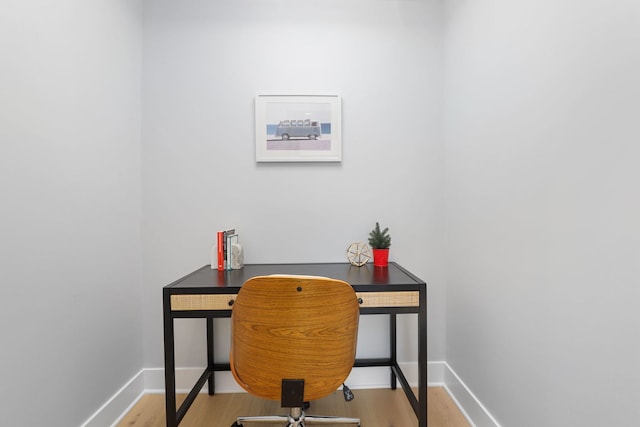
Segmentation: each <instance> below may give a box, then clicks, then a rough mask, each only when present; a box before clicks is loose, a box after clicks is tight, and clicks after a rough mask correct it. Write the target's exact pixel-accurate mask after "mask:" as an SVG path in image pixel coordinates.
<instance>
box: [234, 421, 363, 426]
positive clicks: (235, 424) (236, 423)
mask: <svg viewBox="0 0 640 427" xmlns="http://www.w3.org/2000/svg"><path fill="white" fill-rule="evenodd" d="M231 427H242V424H238V422H237V421H235V422H234V423H233V424H231ZM358 427H360V426H358Z"/></svg>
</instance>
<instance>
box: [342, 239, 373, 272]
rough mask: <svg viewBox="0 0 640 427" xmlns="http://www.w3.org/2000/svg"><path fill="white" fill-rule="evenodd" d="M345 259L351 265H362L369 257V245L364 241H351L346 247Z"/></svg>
mask: <svg viewBox="0 0 640 427" xmlns="http://www.w3.org/2000/svg"><path fill="white" fill-rule="evenodd" d="M347 259H348V260H349V262H350V263H351V265H355V266H356V267H362V266H363V265H365V264H366V263H367V262H369V260H370V259H371V252H370V251H369V246H367V245H366V244H365V243H352V244H350V245H349V247H348V248H347Z"/></svg>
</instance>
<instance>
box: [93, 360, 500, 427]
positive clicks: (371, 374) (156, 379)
mask: <svg viewBox="0 0 640 427" xmlns="http://www.w3.org/2000/svg"><path fill="white" fill-rule="evenodd" d="M400 367H401V368H402V372H403V373H404V375H405V377H406V378H407V381H408V382H409V384H410V385H411V386H413V387H416V386H417V385H418V364H417V363H416V362H408V363H400ZM203 371H204V368H200V367H198V368H176V391H177V392H178V393H188V392H189V391H191V388H192V387H193V385H194V384H195V383H196V381H197V380H198V378H200V375H202V372H203ZM427 377H428V386H429V387H444V388H445V390H447V392H448V393H449V395H451V398H452V399H453V400H454V402H455V403H456V405H458V407H459V408H460V411H461V412H462V413H463V414H464V416H465V417H466V418H467V420H469V422H470V423H471V425H472V426H474V427H500V425H499V424H498V423H497V422H496V420H495V419H494V418H493V417H492V416H491V414H490V413H489V412H488V411H487V409H486V408H485V407H484V406H483V405H482V403H481V402H480V401H479V400H478V399H477V398H476V397H475V396H474V395H473V393H472V392H471V391H470V390H469V388H468V387H467V386H466V385H465V384H464V383H463V382H462V380H461V379H460V377H458V375H456V373H455V372H454V371H453V370H452V369H451V367H450V366H449V365H448V364H447V362H429V363H428V364H427ZM389 379H390V371H389V368H387V367H372V368H354V369H353V371H352V372H351V375H349V378H347V381H346V383H347V385H348V386H349V387H350V388H352V389H354V390H355V389H366V388H384V387H388V386H389ZM240 392H243V390H242V389H241V388H240V387H239V386H238V385H237V383H236V382H235V380H234V379H233V376H232V375H231V373H230V372H217V373H216V393H240ZM163 393H164V369H163V368H146V369H143V370H142V371H140V372H138V373H137V374H136V375H135V376H134V377H133V378H131V380H129V381H128V382H127V383H126V384H125V385H124V386H123V387H122V388H121V389H120V390H118V392H116V393H115V394H114V395H113V396H112V397H111V398H110V399H109V400H108V401H107V402H106V403H105V404H104V405H102V407H101V408H100V409H98V410H97V411H96V413H95V414H93V415H92V416H91V417H90V418H89V419H88V420H87V421H86V422H85V423H84V424H83V425H82V427H104V426H114V425H116V424H117V423H118V422H119V421H120V420H121V419H122V417H124V415H125V414H126V413H127V412H128V411H129V410H130V409H131V407H133V405H135V403H136V402H137V401H138V400H139V399H140V398H141V397H142V396H143V395H144V394H163ZM201 393H206V386H205V387H203V389H202V390H201Z"/></svg>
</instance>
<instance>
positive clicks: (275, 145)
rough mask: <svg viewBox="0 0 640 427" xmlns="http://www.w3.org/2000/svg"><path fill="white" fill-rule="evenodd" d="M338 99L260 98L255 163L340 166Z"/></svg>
mask: <svg viewBox="0 0 640 427" xmlns="http://www.w3.org/2000/svg"><path fill="white" fill-rule="evenodd" d="M341 119H342V99H341V98H340V96H338V95H257V96H256V99H255V144H256V162H341V161H342V123H341Z"/></svg>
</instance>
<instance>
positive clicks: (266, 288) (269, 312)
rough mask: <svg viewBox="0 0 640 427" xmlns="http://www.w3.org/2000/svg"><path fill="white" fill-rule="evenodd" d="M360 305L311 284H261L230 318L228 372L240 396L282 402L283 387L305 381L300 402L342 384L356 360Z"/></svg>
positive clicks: (336, 289)
mask: <svg viewBox="0 0 640 427" xmlns="http://www.w3.org/2000/svg"><path fill="white" fill-rule="evenodd" d="M358 320H359V305H358V301H357V297H356V295H355V292H354V290H353V288H352V287H351V285H349V284H348V283H346V282H343V281H340V280H334V279H328V278H324V277H313V276H259V277H254V278H251V279H249V280H247V281H246V282H245V283H244V285H242V287H241V288H240V291H239V292H238V296H237V298H236V300H235V302H234V304H233V310H232V315H231V354H230V364H231V372H232V373H233V376H234V377H235V379H236V381H237V382H238V384H240V386H241V387H242V388H244V389H245V390H246V391H248V392H249V393H251V394H253V395H256V396H259V397H262V398H264V399H271V400H280V398H281V383H282V380H283V379H304V380H305V384H304V399H305V401H311V400H316V399H321V398H323V397H325V396H328V395H329V394H331V393H333V392H334V391H335V390H337V389H338V387H339V386H340V385H341V384H342V383H343V382H344V381H345V379H346V378H347V376H348V375H349V373H350V372H351V368H353V363H354V361H355V354H356V341H357V335H358Z"/></svg>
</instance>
